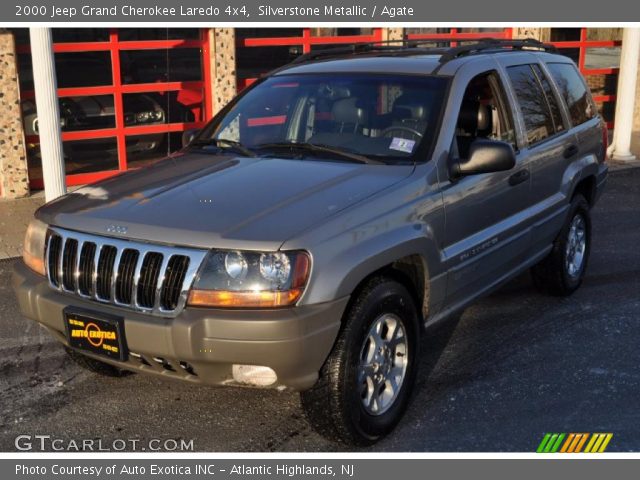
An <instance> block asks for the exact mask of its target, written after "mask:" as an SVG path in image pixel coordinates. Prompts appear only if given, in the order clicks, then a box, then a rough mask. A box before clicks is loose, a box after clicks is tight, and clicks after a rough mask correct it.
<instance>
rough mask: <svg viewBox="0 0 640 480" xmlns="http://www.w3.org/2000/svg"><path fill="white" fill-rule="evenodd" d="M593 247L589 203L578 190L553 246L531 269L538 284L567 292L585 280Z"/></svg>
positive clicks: (559, 293)
mask: <svg viewBox="0 0 640 480" xmlns="http://www.w3.org/2000/svg"><path fill="white" fill-rule="evenodd" d="M590 251H591V214H590V211H589V203H588V202H587V201H586V200H585V198H584V197H583V196H582V195H580V194H576V195H575V196H574V197H573V200H572V201H571V206H570V208H569V214H568V216H567V221H566V222H565V224H564V226H563V227H562V230H560V233H559V234H558V237H557V238H556V240H555V241H554V242H553V249H552V250H551V252H550V253H549V255H547V257H545V258H544V259H543V260H542V261H541V262H540V263H538V264H537V265H535V266H534V267H533V268H532V269H531V276H532V277H533V283H534V285H535V286H536V288H537V289H538V290H539V291H541V292H543V293H547V294H550V295H555V296H568V295H571V294H572V293H573V292H575V291H576V290H577V289H578V287H579V286H580V285H581V284H582V280H583V279H584V275H585V272H586V270H587V263H588V260H589V253H590Z"/></svg>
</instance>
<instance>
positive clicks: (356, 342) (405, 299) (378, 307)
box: [301, 277, 420, 445]
mask: <svg viewBox="0 0 640 480" xmlns="http://www.w3.org/2000/svg"><path fill="white" fill-rule="evenodd" d="M419 335H420V326H419V317H418V313H417V309H416V305H415V302H414V299H413V297H412V295H411V294H410V293H409V291H408V290H407V289H406V288H405V287H404V286H403V285H402V284H400V283H398V282H396V281H395V280H393V279H390V278H387V277H375V278H372V279H371V280H369V281H368V282H367V283H366V285H365V286H364V287H363V288H362V290H361V291H360V293H359V294H358V296H357V297H356V298H355V300H354V302H353V303H352V304H351V306H350V307H349V309H348V310H347V312H346V314H345V316H344V319H343V325H342V329H341V331H340V333H339V335H338V338H337V340H336V343H335V345H334V347H333V350H332V352H331V354H330V355H329V358H328V359H327V361H326V362H325V364H324V366H323V367H322V370H321V372H320V377H319V379H318V381H317V383H316V384H315V385H314V386H313V387H312V388H311V389H310V390H308V391H306V392H302V394H301V399H302V407H303V409H304V411H305V413H306V415H307V418H308V419H309V421H310V423H311V425H312V426H313V428H314V429H315V430H316V431H317V432H318V433H320V434H321V435H323V436H324V437H326V438H328V439H330V440H334V441H339V442H342V443H346V444H349V445H370V444H372V443H374V442H376V441H378V440H379V439H381V438H382V437H384V436H385V435H387V434H388V433H389V432H390V431H391V430H392V429H393V428H394V427H395V426H396V425H397V423H398V422H399V421H400V419H401V417H402V414H403V413H404V411H405V409H406V407H407V403H408V401H409V398H410V395H411V390H412V387H413V384H414V381H415V374H416V367H417V359H418V347H419V341H418V339H419Z"/></svg>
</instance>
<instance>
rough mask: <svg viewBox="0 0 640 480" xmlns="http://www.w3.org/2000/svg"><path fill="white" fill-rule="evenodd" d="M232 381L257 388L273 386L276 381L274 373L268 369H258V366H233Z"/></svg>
mask: <svg viewBox="0 0 640 480" xmlns="http://www.w3.org/2000/svg"><path fill="white" fill-rule="evenodd" d="M232 371H233V379H234V380H235V381H236V382H238V383H245V384H248V385H255V386H258V387H266V386H268V385H273V384H274V383H276V380H278V376H277V375H276V372H274V371H273V370H271V369H270V368H269V367H260V366H258V365H234V366H233V369H232Z"/></svg>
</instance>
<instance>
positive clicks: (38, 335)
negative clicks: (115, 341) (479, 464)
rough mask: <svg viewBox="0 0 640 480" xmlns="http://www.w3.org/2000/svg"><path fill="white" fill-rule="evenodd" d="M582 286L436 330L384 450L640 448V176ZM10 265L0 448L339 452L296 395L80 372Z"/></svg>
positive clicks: (520, 294) (522, 288)
mask: <svg viewBox="0 0 640 480" xmlns="http://www.w3.org/2000/svg"><path fill="white" fill-rule="evenodd" d="M593 224H594V225H593V248H592V254H591V259H590V265H589V270H588V274H587V277H586V279H585V282H584V284H583V286H582V287H581V288H580V290H579V291H577V292H576V293H575V294H574V295H573V296H572V297H570V298H554V297H548V296H543V295H540V294H538V293H537V292H536V291H535V290H534V289H533V287H532V285H531V281H530V279H529V277H528V275H526V274H525V275H522V276H521V277H519V278H517V279H515V280H514V281H512V282H510V283H509V284H508V285H506V286H505V287H503V288H502V289H501V290H499V291H497V292H496V293H494V294H493V295H491V296H490V297H488V298H486V299H483V300H482V301H480V302H478V303H477V304H475V305H474V306H472V307H470V308H468V309H467V310H466V311H465V312H464V313H462V314H461V315H459V316H457V317H456V318H453V319H451V320H449V321H447V322H445V323H444V324H442V325H440V326H439V327H437V328H436V329H433V330H431V331H430V332H428V334H427V336H426V338H425V339H424V341H423V342H422V349H423V352H424V353H423V356H422V360H421V368H420V373H419V378H418V385H417V388H416V391H415V394H414V396H413V401H412V403H411V405H410V408H409V410H408V412H407V414H406V415H405V417H404V419H403V420H402V422H401V423H400V425H399V426H398V428H397V429H396V430H395V431H394V432H393V433H392V434H391V435H390V436H389V437H388V438H387V439H385V440H383V441H381V442H380V443H378V444H377V445H375V446H374V447H372V448H370V450H374V451H472V452H475V451H516V452H531V451H535V449H536V447H537V445H538V444H539V442H540V440H541V439H542V436H543V435H544V433H545V432H612V433H613V439H612V440H611V443H610V444H609V448H608V451H636V452H637V451H640V408H639V403H638V401H639V399H640V368H639V367H640V348H639V345H640V168H633V169H622V170H617V171H615V172H613V173H612V174H611V176H610V180H609V185H608V188H607V190H606V191H605V193H604V196H603V198H602V199H601V201H600V203H599V204H598V205H597V207H596V208H595V210H594V212H593ZM15 261H16V260H0V450H1V451H15V443H14V442H15V437H16V436H18V435H21V434H28V435H52V436H54V437H56V438H62V439H67V440H70V439H78V440H79V439H98V438H101V439H103V441H104V443H105V444H109V445H110V444H111V442H113V440H114V439H138V440H140V442H142V443H143V444H144V442H146V441H148V440H149V439H156V438H157V439H184V440H190V439H193V446H194V448H195V450H196V451H335V450H344V449H345V448H344V447H342V446H340V445H336V444H333V443H330V442H327V441H326V440H324V439H323V438H321V437H320V436H318V435H317V434H315V433H314V432H313V431H312V430H311V428H310V427H309V426H308V424H307V422H306V420H305V418H304V414H303V413H302V410H301V408H300V403H299V398H298V395H297V394H295V393H293V392H277V391H261V390H251V389H240V388H224V389H222V388H210V387H200V386H194V385H186V384H182V383H178V382H172V381H169V380H162V379H158V378H154V377H147V376H144V375H131V376H127V377H125V378H120V379H112V378H104V377H97V376H94V375H92V374H90V373H88V372H86V371H84V370H82V369H81V368H79V367H77V366H76V365H75V364H73V363H72V362H71V361H70V360H69V359H68V358H67V356H66V355H65V353H64V351H63V349H62V348H61V347H60V346H59V345H58V344H57V343H56V342H54V341H53V340H52V339H51V338H50V337H49V335H48V334H47V333H46V332H45V331H44V330H43V329H42V328H40V327H39V326H38V325H37V324H35V323H33V322H31V321H26V320H24V319H22V318H21V316H20V313H19V312H18V309H17V305H16V302H15V299H14V297H13V293H12V291H11V286H10V272H11V268H12V264H13V263H14V262H15Z"/></svg>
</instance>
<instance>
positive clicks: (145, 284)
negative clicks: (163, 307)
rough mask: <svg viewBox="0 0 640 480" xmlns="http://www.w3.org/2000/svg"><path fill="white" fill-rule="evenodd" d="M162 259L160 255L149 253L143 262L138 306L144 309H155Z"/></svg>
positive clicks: (139, 281)
mask: <svg viewBox="0 0 640 480" xmlns="http://www.w3.org/2000/svg"><path fill="white" fill-rule="evenodd" d="M162 258H163V257H162V254H160V253H156V252H149V253H147V255H146V256H145V257H144V259H143V260H142V270H140V280H138V305H139V306H141V307H143V308H153V305H154V303H155V298H156V285H157V283H158V277H159V276H160V267H161V266H162Z"/></svg>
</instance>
